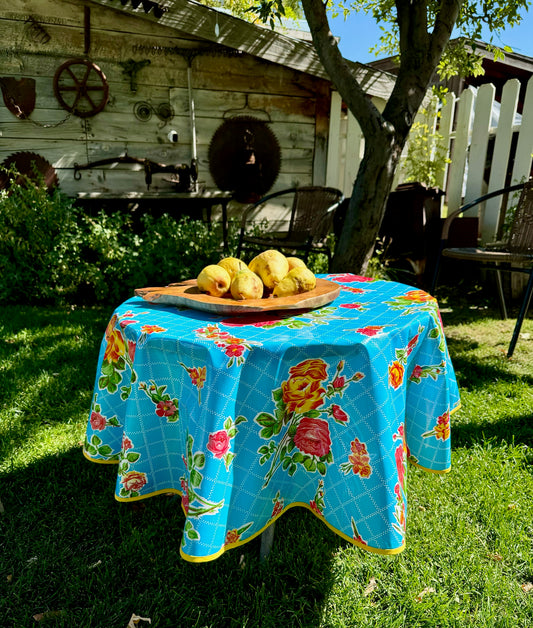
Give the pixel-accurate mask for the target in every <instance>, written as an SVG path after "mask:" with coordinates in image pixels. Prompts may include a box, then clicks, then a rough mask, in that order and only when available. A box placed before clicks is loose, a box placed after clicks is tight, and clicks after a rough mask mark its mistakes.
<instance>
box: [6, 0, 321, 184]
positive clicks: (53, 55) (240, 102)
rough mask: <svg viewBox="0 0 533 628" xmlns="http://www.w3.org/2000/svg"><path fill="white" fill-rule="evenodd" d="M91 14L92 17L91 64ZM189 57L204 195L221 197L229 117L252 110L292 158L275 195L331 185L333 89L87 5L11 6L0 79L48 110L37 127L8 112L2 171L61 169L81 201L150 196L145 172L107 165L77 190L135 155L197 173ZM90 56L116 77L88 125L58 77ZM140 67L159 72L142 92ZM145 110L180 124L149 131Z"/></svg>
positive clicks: (40, 2)
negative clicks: (24, 87) (216, 192)
mask: <svg viewBox="0 0 533 628" xmlns="http://www.w3.org/2000/svg"><path fill="white" fill-rule="evenodd" d="M118 6H120V4H119V5H118ZM86 7H89V8H90V33H89V35H90V49H89V51H88V55H85V47H86V44H87V41H88V39H87V33H86V32H85V30H84V19H85V17H84V16H85V9H86ZM208 48H209V50H210V51H208V50H207V49H208ZM189 51H194V53H195V54H194V55H193V56H192V57H191V59H192V61H191V77H192V89H193V94H194V101H195V112H196V140H197V151H198V159H199V180H200V182H202V184H203V185H205V186H206V187H207V188H208V189H214V188H215V185H214V182H213V180H212V177H211V175H210V173H209V165H208V148H209V143H210V141H211V138H212V136H213V134H214V133H215V131H216V129H217V128H218V127H219V125H220V124H221V123H222V121H223V116H224V113H225V112H227V111H228V110H231V109H239V108H240V107H244V105H245V103H246V99H248V106H249V107H250V108H255V109H257V110H264V111H266V112H268V114H269V116H270V118H271V120H272V122H271V123H270V128H271V129H272V131H273V132H274V134H275V136H276V137H277V139H278V141H279V144H280V147H281V156H282V165H281V172H280V174H279V176H278V179H277V180H276V182H275V184H274V187H273V190H274V189H282V188H284V187H290V186H293V185H297V184H300V185H305V184H310V183H316V184H323V183H324V182H325V151H326V150H327V133H328V126H329V125H328V120H327V116H328V115H329V99H330V92H329V84H328V83H327V82H326V81H324V80H322V79H319V78H316V77H313V76H310V75H308V74H305V73H301V72H297V71H294V70H290V69H288V68H286V67H284V66H282V65H277V64H273V63H270V62H266V61H263V60H261V59H258V58H256V57H253V56H250V55H248V54H246V53H236V52H235V51H231V50H229V49H227V48H224V47H223V46H220V47H218V48H217V50H215V51H214V52H213V50H212V44H210V43H208V42H205V41H201V40H198V39H196V38H194V37H191V36H189V35H187V34H185V33H177V32H176V31H175V30H174V29H171V28H168V27H165V26H162V25H159V24H157V22H156V21H155V20H144V19H140V18H137V17H134V16H130V15H127V14H122V13H120V12H119V11H115V10H114V9H112V8H105V7H102V6H98V5H95V4H92V3H90V2H85V3H84V2H83V1H81V0H80V1H75V0H61V1H60V0H21V1H18V2H16V3H14V2H9V1H8V0H0V68H1V69H0V76H2V77H6V76H12V77H16V78H22V77H31V78H34V79H35V81H36V106H35V109H34V111H33V112H32V113H31V115H30V116H29V118H28V119H26V120H21V119H18V118H17V117H16V116H15V115H13V113H11V112H10V111H9V110H8V108H7V107H5V106H3V103H0V162H1V161H3V160H4V159H5V158H6V157H7V156H8V155H11V154H13V153H15V152H19V151H28V152H34V153H38V154H39V155H41V156H42V157H44V158H45V159H47V160H48V161H49V162H50V163H52V164H53V165H54V167H55V168H56V170H57V172H58V176H59V180H60V185H61V188H62V189H63V190H64V191H65V192H66V193H67V194H69V195H72V196H75V195H76V194H78V193H80V192H107V193H109V192H116V193H120V192H131V191H139V192H142V191H145V190H146V185H145V180H144V171H143V170H142V169H139V170H138V171H136V170H135V167H132V166H129V165H124V164H121V165H119V166H115V167H109V166H105V167H101V168H98V169H93V170H87V171H83V172H82V177H81V179H80V180H79V181H76V180H75V179H74V176H73V167H74V164H75V163H81V164H84V163H87V162H88V161H94V160H98V159H103V158H110V157H116V156H120V155H124V154H125V153H126V152H127V154H128V155H129V156H131V157H138V158H148V159H151V160H153V161H157V162H160V163H166V164H178V163H189V162H190V159H191V156H192V148H191V142H192V136H191V125H190V117H189V99H188V82H187V67H188V61H187V54H186V53H187V52H189ZM84 56H87V57H88V58H89V59H90V60H91V61H93V62H94V63H96V64H97V65H98V66H99V67H100V68H101V70H102V71H103V72H104V74H105V76H106V78H107V81H108V83H109V101H108V103H107V105H106V107H105V109H104V110H103V111H102V112H101V113H99V114H97V115H95V116H93V117H89V118H85V119H82V118H79V117H77V116H75V115H70V114H69V113H68V112H67V111H66V110H64V109H62V108H61V106H60V104H59V102H58V101H57V99H56V97H55V95H54V90H53V78H54V74H55V72H56V70H57V68H58V67H59V66H60V65H61V64H62V63H63V62H65V61H66V60H68V59H71V58H76V57H84ZM129 60H134V61H143V60H148V61H150V64H149V65H147V66H145V67H144V68H143V69H141V70H140V71H139V73H138V74H137V89H136V91H132V89H131V86H130V79H129V77H128V76H127V75H125V74H124V72H123V66H121V65H120V64H121V63H125V62H127V61H129ZM142 101H144V102H147V103H149V104H150V105H151V106H152V107H153V108H154V110H155V109H156V108H157V106H158V105H160V104H162V103H167V104H171V106H172V108H173V110H174V117H173V119H172V120H170V121H167V122H164V121H161V120H160V119H159V118H158V117H157V116H156V115H155V114H154V115H152V116H151V118H150V119H149V120H148V121H145V122H141V121H139V120H138V119H137V118H136V117H135V115H134V107H135V105H136V104H137V103H139V102H142ZM250 113H252V112H250ZM259 117H262V114H261V116H259ZM170 130H176V131H177V133H178V137H179V141H178V142H177V143H172V142H171V141H170V140H169V139H168V134H169V131H170ZM132 169H133V171H132ZM168 176H169V175H168V174H167V175H162V174H161V175H155V176H154V181H153V184H152V188H151V189H152V190H153V191H158V190H159V191H161V192H168V191H171V190H172V189H173V188H172V184H171V183H169V182H167V181H165V180H164V179H165V178H168Z"/></svg>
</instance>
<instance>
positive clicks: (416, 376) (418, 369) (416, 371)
mask: <svg viewBox="0 0 533 628" xmlns="http://www.w3.org/2000/svg"><path fill="white" fill-rule="evenodd" d="M422 373H423V370H422V367H421V366H420V365H419V364H417V365H416V366H415V368H414V369H413V372H412V373H411V378H412V379H420V378H421V377H422Z"/></svg>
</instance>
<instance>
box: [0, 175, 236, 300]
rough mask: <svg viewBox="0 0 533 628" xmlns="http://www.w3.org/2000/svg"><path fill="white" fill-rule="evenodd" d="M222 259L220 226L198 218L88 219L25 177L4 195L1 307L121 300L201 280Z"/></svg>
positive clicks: (0, 207) (0, 196) (0, 209)
mask: <svg viewBox="0 0 533 628" xmlns="http://www.w3.org/2000/svg"><path fill="white" fill-rule="evenodd" d="M231 234H233V236H232V237H233V238H235V229H233V228H231V229H230V235H231ZM220 256H221V236H220V232H219V229H217V228H213V229H209V226H208V225H207V224H204V223H203V222H202V221H199V220H192V219H190V218H187V217H182V218H180V219H175V218H173V217H172V216H169V215H168V214H164V215H163V216H161V217H154V216H152V215H150V214H145V215H144V216H143V217H142V218H141V221H140V225H135V224H134V223H133V220H132V218H131V216H130V215H128V214H124V213H119V212H117V213H113V214H107V213H106V212H105V211H103V210H101V211H100V212H98V213H97V215H96V216H88V215H87V214H85V213H84V212H83V210H82V209H81V208H80V207H77V206H76V205H75V204H74V202H73V201H72V200H71V199H69V198H67V197H66V196H65V195H64V194H62V193H61V192H60V191H59V190H57V189H56V190H54V191H53V192H51V193H49V192H48V191H47V189H46V186H44V185H43V184H42V182H34V181H32V180H30V179H29V178H28V177H24V176H22V177H20V176H19V177H18V178H17V181H16V182H15V183H13V184H12V185H11V186H10V188H9V190H2V191H1V192H0V294H1V297H0V299H1V301H2V302H3V303H62V302H63V303H65V302H68V303H78V304H83V303H104V302H116V301H119V300H123V299H124V298H127V297H129V296H131V294H132V291H133V290H134V289H135V288H139V287H142V286H146V285H165V284H167V283H171V282H173V281H180V280H183V279H189V278H190V277H196V275H197V274H198V273H199V272H200V270H201V268H202V267H203V266H204V265H205V264H208V263H213V262H215V263H216V262H218V260H219V259H220Z"/></svg>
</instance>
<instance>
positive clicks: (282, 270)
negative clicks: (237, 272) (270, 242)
mask: <svg viewBox="0 0 533 628" xmlns="http://www.w3.org/2000/svg"><path fill="white" fill-rule="evenodd" d="M248 268H249V269H250V270H251V271H252V272H253V273H255V274H256V275H259V277H261V280H262V281H263V283H264V284H265V286H266V287H267V288H269V289H270V290H272V289H273V288H274V287H275V286H276V285H277V284H278V283H279V282H280V281H281V280H282V279H283V277H285V275H286V274H287V273H288V272H289V262H288V261H287V258H286V257H285V255H283V253H280V252H279V251H276V250H274V249H269V250H268V251H263V252H262V253H259V255H256V256H255V257H254V258H253V260H252V261H251V262H250V263H249V264H248Z"/></svg>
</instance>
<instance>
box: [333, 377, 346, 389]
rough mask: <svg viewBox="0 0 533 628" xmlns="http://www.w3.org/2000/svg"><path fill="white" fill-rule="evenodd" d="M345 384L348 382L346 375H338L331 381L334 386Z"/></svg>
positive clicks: (340, 386)
mask: <svg viewBox="0 0 533 628" xmlns="http://www.w3.org/2000/svg"><path fill="white" fill-rule="evenodd" d="M345 384H346V378H345V377H344V375H340V376H339V377H336V378H335V379H334V380H333V381H332V382H331V385H332V386H333V388H342V387H343V386H344V385H345Z"/></svg>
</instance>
